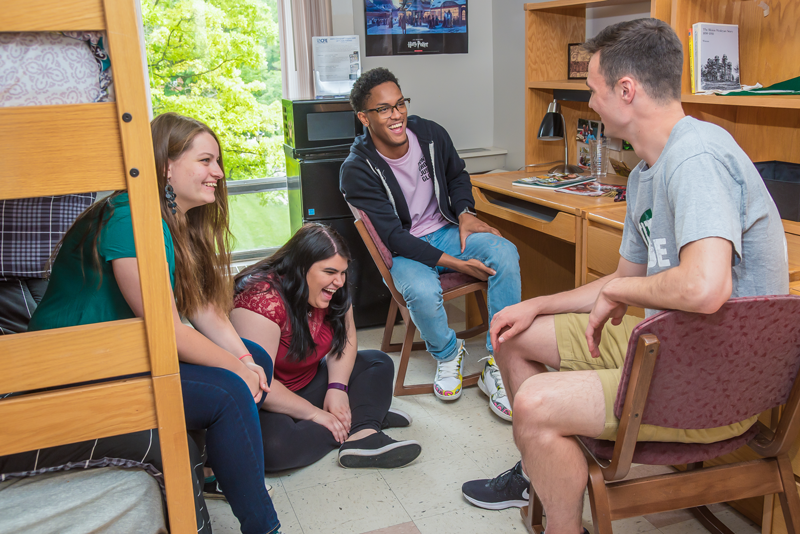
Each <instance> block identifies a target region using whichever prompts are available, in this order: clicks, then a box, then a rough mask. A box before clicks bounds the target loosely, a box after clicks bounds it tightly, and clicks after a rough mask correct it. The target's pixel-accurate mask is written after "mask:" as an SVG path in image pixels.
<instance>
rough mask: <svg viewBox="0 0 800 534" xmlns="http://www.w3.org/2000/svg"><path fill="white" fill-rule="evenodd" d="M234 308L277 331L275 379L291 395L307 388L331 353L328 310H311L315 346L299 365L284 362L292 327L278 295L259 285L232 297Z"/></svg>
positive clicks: (331, 339)
mask: <svg viewBox="0 0 800 534" xmlns="http://www.w3.org/2000/svg"><path fill="white" fill-rule="evenodd" d="M233 307H234V308H244V309H246V310H250V311H252V312H255V313H258V314H260V315H263V316H264V317H266V318H267V319H269V320H270V321H272V322H273V323H275V324H277V325H278V326H279V327H280V328H281V340H280V343H279V344H278V354H277V355H273V356H274V361H275V378H276V379H277V380H278V381H279V382H280V383H281V384H283V385H284V386H286V387H287V388H288V389H289V390H291V391H298V390H300V389H302V388H303V387H305V386H306V385H308V383H309V382H311V379H312V378H314V376H315V375H316V374H317V367H318V366H319V362H320V360H321V359H322V358H324V357H325V355H326V354H328V352H330V350H331V343H332V341H333V328H331V325H330V323H329V322H328V321H326V320H325V318H326V317H327V315H328V309H327V308H325V309H319V308H313V307H312V308H311V312H310V314H309V317H308V327H309V328H310V330H311V338H312V339H313V340H314V343H316V344H317V348H316V350H314V352H313V354H310V355H309V356H308V357H307V358H306V359H305V360H303V361H302V362H295V361H288V360H287V359H286V353H287V352H289V343H290V342H291V340H292V326H291V323H290V321H289V317H288V316H287V315H286V305H285V304H284V302H283V299H282V298H281V296H280V295H279V294H278V292H277V291H276V290H275V289H274V288H273V287H271V284H270V283H269V282H259V283H257V284H254V285H253V287H251V288H250V289H248V290H246V291H243V292H242V293H239V294H238V295H236V297H235V298H234V299H233Z"/></svg>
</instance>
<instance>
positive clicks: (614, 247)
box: [586, 224, 622, 281]
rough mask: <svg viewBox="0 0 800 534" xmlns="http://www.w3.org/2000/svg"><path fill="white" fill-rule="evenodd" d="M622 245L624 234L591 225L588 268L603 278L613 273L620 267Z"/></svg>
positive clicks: (587, 248) (588, 236)
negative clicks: (620, 248)
mask: <svg viewBox="0 0 800 534" xmlns="http://www.w3.org/2000/svg"><path fill="white" fill-rule="evenodd" d="M620 244H622V232H620V231H619V230H615V229H613V228H608V227H605V226H592V225H591V224H590V225H589V228H588V235H587V239H586V266H587V267H588V268H589V270H590V271H594V272H596V273H600V274H601V275H603V276H605V275H607V274H611V273H613V272H614V271H616V270H617V265H619V246H620ZM587 281H590V280H587Z"/></svg>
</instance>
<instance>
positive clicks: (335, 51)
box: [311, 35, 361, 98]
mask: <svg viewBox="0 0 800 534" xmlns="http://www.w3.org/2000/svg"><path fill="white" fill-rule="evenodd" d="M311 51H312V54H313V56H314V94H315V95H316V98H336V97H341V96H349V95H350V90H351V89H352V88H353V84H354V83H355V81H356V80H357V79H358V77H359V76H361V51H360V42H359V39H358V35H338V36H335V37H312V38H311Z"/></svg>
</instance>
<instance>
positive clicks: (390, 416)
mask: <svg viewBox="0 0 800 534" xmlns="http://www.w3.org/2000/svg"><path fill="white" fill-rule="evenodd" d="M411 421H412V419H411V416H410V415H408V414H407V413H406V412H404V411H402V410H398V409H397V408H389V411H388V412H387V413H386V417H384V418H383V423H382V424H381V430H385V429H387V428H400V427H404V426H408V425H410V424H411Z"/></svg>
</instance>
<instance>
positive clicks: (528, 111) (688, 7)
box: [525, 0, 800, 164]
mask: <svg viewBox="0 0 800 534" xmlns="http://www.w3.org/2000/svg"><path fill="white" fill-rule="evenodd" d="M630 3H633V2H632V1H629V0H555V1H552V2H543V3H538V4H525V17H526V45H525V48H526V59H525V91H526V98H525V117H526V120H525V126H526V127H525V135H526V140H525V162H526V164H533V163H538V162H542V161H553V160H557V159H560V158H563V151H564V147H563V143H556V142H547V141H539V140H538V139H536V132H537V130H538V128H539V124H540V122H541V119H542V117H543V116H544V114H545V112H546V111H547V106H548V104H550V102H552V100H553V91H554V90H577V91H587V90H588V88H587V87H586V84H585V82H583V81H581V80H568V79H567V57H566V56H567V45H568V44H569V43H580V42H584V41H585V40H586V34H585V29H586V8H587V7H588V8H594V7H605V6H613V5H620V4H630ZM650 16H652V17H655V18H658V19H661V20H663V21H666V22H668V23H669V24H670V25H671V26H672V27H673V28H674V29H675V31H676V33H677V34H678V36H679V37H680V38H681V42H682V43H683V45H684V50H686V49H687V41H688V31H689V28H690V27H691V25H692V24H693V23H695V22H713V23H721V24H738V25H739V50H740V52H739V58H740V66H741V73H742V83H744V84H747V85H753V84H755V83H756V82H759V83H761V84H762V85H764V86H769V85H771V84H773V83H777V82H779V81H783V80H787V79H790V78H793V77H795V76H800V62H798V61H797V57H799V56H800V32H798V26H799V25H800V2H798V0H771V1H770V2H769V14H768V15H767V16H766V17H765V16H764V10H763V9H762V8H761V7H759V6H758V5H757V3H756V2H741V1H738V0H651V2H650ZM543 36H546V37H543ZM689 85H690V82H689V64H688V54H685V57H684V71H683V81H682V92H683V94H682V96H681V101H682V102H683V103H684V110H685V111H686V113H687V114H689V115H692V116H694V117H696V118H698V119H701V120H705V121H708V122H712V123H714V124H717V125H719V126H721V127H723V128H725V129H726V130H728V132H730V133H731V135H733V137H734V139H736V141H737V142H738V143H739V145H740V146H741V147H742V148H743V149H744V151H745V152H746V153H747V155H748V156H749V157H750V158H751V159H752V160H753V161H769V160H780V161H789V162H793V163H800V96H784V95H772V96H766V95H765V96H729V97H722V96H707V95H695V94H692V93H691V89H690V87H689ZM561 108H562V112H563V114H564V119H565V120H566V123H567V128H568V129H570V128H571V126H570V125H572V124H577V119H578V118H587V119H594V120H599V119H600V117H599V116H598V115H597V114H596V113H594V112H593V111H592V110H591V109H590V108H589V107H588V105H587V104H586V103H581V102H568V101H561ZM569 153H570V162H571V163H576V154H575V146H574V143H571V144H570V146H569Z"/></svg>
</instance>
